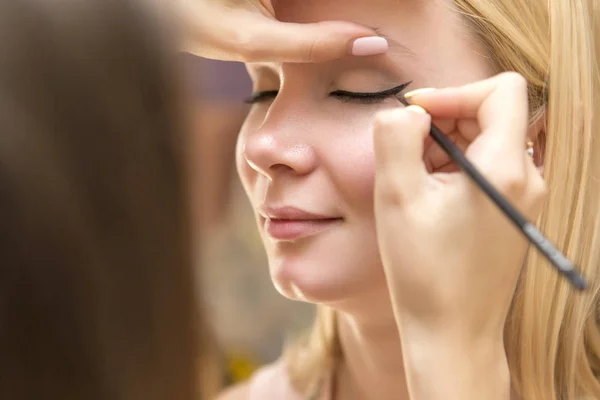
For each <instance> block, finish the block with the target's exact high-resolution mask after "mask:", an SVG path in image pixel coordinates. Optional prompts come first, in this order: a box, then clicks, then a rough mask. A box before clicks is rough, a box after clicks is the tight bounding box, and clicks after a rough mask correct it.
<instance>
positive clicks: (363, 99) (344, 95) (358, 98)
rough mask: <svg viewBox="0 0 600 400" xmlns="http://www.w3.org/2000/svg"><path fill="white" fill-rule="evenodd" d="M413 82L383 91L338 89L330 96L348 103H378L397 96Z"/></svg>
mask: <svg viewBox="0 0 600 400" xmlns="http://www.w3.org/2000/svg"><path fill="white" fill-rule="evenodd" d="M410 84H411V82H407V83H403V84H402V85H399V86H396V87H393V88H391V89H387V90H383V91H381V92H371V93H369V92H348V91H346V90H336V91H335V92H331V93H330V96H333V97H335V98H337V99H339V100H341V101H343V102H346V103H361V104H376V103H380V102H382V101H383V100H385V99H387V98H389V97H392V96H397V95H398V94H399V93H400V92H402V91H403V90H404V89H406V88H407V87H408V85H410Z"/></svg>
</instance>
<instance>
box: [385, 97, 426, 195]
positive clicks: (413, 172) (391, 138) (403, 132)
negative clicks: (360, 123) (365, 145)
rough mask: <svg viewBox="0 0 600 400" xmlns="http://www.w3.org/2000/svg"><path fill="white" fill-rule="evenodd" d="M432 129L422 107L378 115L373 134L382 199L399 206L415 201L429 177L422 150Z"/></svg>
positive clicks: (388, 111)
mask: <svg viewBox="0 0 600 400" xmlns="http://www.w3.org/2000/svg"><path fill="white" fill-rule="evenodd" d="M430 125H431V116H430V115H429V114H427V112H426V111H425V110H424V109H423V108H421V107H419V106H408V107H406V108H398V109H394V110H386V111H382V112H380V113H379V114H377V116H376V117H375V122H374V125H373V134H374V148H375V161H376V179H375V180H376V186H377V190H376V192H377V193H379V195H382V194H383V195H384V196H389V200H391V201H392V202H394V203H400V204H405V203H407V202H410V201H412V199H413V198H415V197H416V195H417V193H418V192H419V190H420V188H421V187H422V186H423V183H424V182H425V180H426V179H427V177H428V173H427V168H426V166H425V164H424V162H423V148H424V141H425V138H426V137H427V135H428V134H429V129H430Z"/></svg>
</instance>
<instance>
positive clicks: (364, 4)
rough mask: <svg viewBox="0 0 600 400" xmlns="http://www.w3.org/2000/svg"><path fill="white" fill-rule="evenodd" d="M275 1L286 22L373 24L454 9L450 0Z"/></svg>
mask: <svg viewBox="0 0 600 400" xmlns="http://www.w3.org/2000/svg"><path fill="white" fill-rule="evenodd" d="M272 5H273V8H274V10H275V15H276V16H277V19H279V20H281V21H285V22H298V23H303V22H304V23H305V22H319V21H325V20H345V21H352V22H356V23H359V24H361V25H365V26H370V27H373V28H384V25H385V27H386V28H390V27H392V26H394V25H396V24H399V23H410V22H411V21H412V23H422V22H424V21H423V20H424V18H425V19H427V18H429V19H430V20H433V19H435V13H428V12H427V11H428V10H429V9H431V8H432V7H434V6H440V5H444V6H446V7H444V8H445V11H446V12H448V13H449V12H450V11H451V10H450V8H448V7H447V6H448V5H451V1H449V0H272ZM438 22H439V21H438Z"/></svg>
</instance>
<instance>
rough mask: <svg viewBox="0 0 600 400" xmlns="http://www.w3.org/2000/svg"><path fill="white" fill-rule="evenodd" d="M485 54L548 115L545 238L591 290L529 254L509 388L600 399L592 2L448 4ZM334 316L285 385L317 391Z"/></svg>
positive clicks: (598, 52)
mask: <svg viewBox="0 0 600 400" xmlns="http://www.w3.org/2000/svg"><path fill="white" fill-rule="evenodd" d="M454 6H455V9H456V10H457V11H458V12H459V13H461V14H462V15H463V16H464V17H465V19H466V21H467V22H468V24H469V25H470V26H471V28H472V30H473V32H474V34H475V37H476V38H477V40H478V41H479V42H480V43H481V44H483V45H484V46H485V47H486V48H487V49H488V52H489V54H492V55H493V62H494V67H495V68H496V70H497V71H496V72H501V71H517V72H519V73H521V74H522V75H523V76H525V78H527V80H528V82H529V100H530V111H531V119H532V120H536V119H537V118H539V117H540V116H545V121H546V126H545V128H546V129H545V133H546V134H545V138H544V141H543V143H542V145H543V146H544V159H545V160H544V176H545V179H546V181H547V183H548V186H549V188H550V192H549V195H548V199H547V202H546V205H545V208H544V210H543V212H542V214H541V216H540V218H539V221H538V223H539V226H540V227H541V229H542V231H543V232H544V233H545V234H546V235H547V237H549V238H550V239H551V240H552V241H553V242H555V243H556V244H557V245H558V247H559V248H561V249H563V250H564V251H565V252H566V254H567V255H568V256H569V257H570V258H571V259H572V260H574V261H575V262H576V263H577V265H578V266H579V268H580V270H581V271H582V272H583V273H584V275H585V276H586V277H587V279H588V281H589V284H590V288H589V290H588V291H586V292H585V293H583V294H580V293H576V292H574V291H572V290H571V289H570V287H569V286H568V285H567V284H566V283H565V282H564V280H562V279H561V278H559V276H558V274H557V273H556V272H555V271H554V270H553V269H552V268H550V267H549V266H548V265H546V264H547V261H546V260H545V259H544V258H542V257H540V256H539V255H538V253H537V252H536V251H530V252H529V254H528V257H527V260H526V264H525V268H524V270H523V274H522V277H521V280H520V282H519V286H518V288H517V292H516V294H515V297H514V301H513V305H512V309H511V313H510V315H509V318H508V320H507V323H506V327H505V347H506V353H507V357H508V360H509V365H510V368H511V374H512V381H513V386H514V389H515V390H516V392H517V393H518V394H519V395H520V397H521V398H523V399H525V400H537V399H539V400H559V399H560V400H574V399H584V398H600V382H599V375H600V330H599V324H598V312H599V310H598V306H599V301H598V300H599V299H598V297H599V289H600V273H599V272H600V268H599V262H600V236H599V233H600V232H599V230H598V228H599V226H600V184H599V180H600V122H599V121H598V118H599V116H600V67H599V64H598V58H597V57H598V56H600V3H599V2H598V1H596V0H454ZM337 340H338V339H337V332H336V330H335V313H334V311H333V310H331V309H329V308H326V307H322V306H319V309H318V314H317V319H316V321H315V327H314V329H313V331H312V335H311V336H309V337H308V338H307V339H306V340H304V341H303V342H298V343H297V344H296V345H295V346H293V347H291V348H290V349H288V352H287V354H286V359H287V362H288V364H287V365H288V369H289V373H290V377H291V381H292V383H293V384H294V385H295V386H296V388H297V389H298V390H299V391H300V392H301V393H303V394H305V395H311V394H314V393H315V391H316V390H318V387H319V382H320V380H321V379H322V377H323V376H325V374H326V373H327V370H329V369H331V368H332V366H333V364H334V363H335V361H336V359H337V358H339V355H340V350H339V344H338V343H337Z"/></svg>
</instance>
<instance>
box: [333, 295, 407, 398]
mask: <svg viewBox="0 0 600 400" xmlns="http://www.w3.org/2000/svg"><path fill="white" fill-rule="evenodd" d="M380 293H381V292H380ZM384 293H385V294H386V296H385V297H384V299H383V300H382V299H378V301H376V302H370V301H367V302H364V303H362V305H361V307H360V308H361V310H358V309H355V308H354V307H353V309H352V312H343V311H340V312H338V318H337V326H338V334H339V341H340V346H341V350H342V354H343V359H342V360H341V361H340V363H339V364H338V369H337V371H336V373H335V378H334V379H335V381H334V385H333V386H334V388H335V394H334V397H333V399H332V400H388V399H389V400H405V399H406V400H408V398H409V397H408V390H407V387H406V378H405V375H404V367H403V361H402V348H401V343H400V337H399V335H398V329H397V327H396V322H395V319H394V315H393V312H392V307H391V304H390V302H389V298H387V293H386V292H384ZM377 297H379V296H377ZM382 297H383V296H382ZM382 302H383V304H382Z"/></svg>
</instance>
